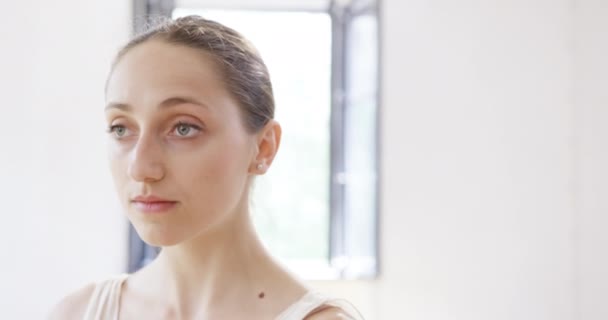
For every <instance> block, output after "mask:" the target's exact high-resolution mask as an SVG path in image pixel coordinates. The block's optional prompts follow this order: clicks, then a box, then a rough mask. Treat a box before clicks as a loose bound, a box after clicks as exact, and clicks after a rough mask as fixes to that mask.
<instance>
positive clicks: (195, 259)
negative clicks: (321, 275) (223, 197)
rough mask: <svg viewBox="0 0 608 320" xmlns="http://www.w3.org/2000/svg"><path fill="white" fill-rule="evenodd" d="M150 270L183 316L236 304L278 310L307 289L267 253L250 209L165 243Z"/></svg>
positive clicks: (150, 275) (174, 309)
mask: <svg viewBox="0 0 608 320" xmlns="http://www.w3.org/2000/svg"><path fill="white" fill-rule="evenodd" d="M146 269H148V270H146V272H147V273H148V274H147V276H146V278H147V279H154V280H153V281H154V282H155V284H150V285H149V286H151V287H154V289H153V291H155V292H156V293H157V294H159V295H160V296H159V297H158V298H161V299H162V301H166V302H167V303H168V306H167V307H168V308H169V309H170V311H171V313H175V315H176V316H177V318H180V319H187V318H209V317H210V316H215V317H216V318H217V316H218V313H219V314H221V313H223V311H222V310H229V309H228V308H235V307H238V308H240V309H243V310H252V311H255V312H263V310H266V309H268V310H266V311H268V312H270V313H272V312H274V311H272V310H273V309H276V310H279V311H280V309H281V307H282V306H283V305H285V304H286V303H287V304H288V303H289V302H290V301H293V300H294V299H297V297H299V296H301V295H302V294H303V293H304V292H305V291H306V289H305V288H304V287H303V286H302V285H301V284H299V283H298V282H297V281H295V280H294V279H293V278H291V277H290V275H288V274H287V273H286V272H285V271H284V270H282V268H281V267H279V266H278V265H277V263H275V261H274V260H273V259H272V258H271V257H270V255H269V254H268V253H267V252H266V250H265V248H264V246H263V244H262V243H261V241H260V240H259V238H258V237H257V235H256V233H255V230H254V227H253V225H252V223H251V221H250V219H249V214H248V212H243V213H240V214H235V215H233V216H232V217H231V218H230V219H227V220H226V221H223V222H222V223H221V224H219V225H218V226H215V227H213V228H212V230H208V231H205V233H204V234H202V235H200V236H198V237H196V238H193V239H190V240H188V241H185V242H183V243H180V244H178V245H175V246H172V247H165V248H163V249H162V250H161V252H160V254H159V256H158V257H157V259H156V260H155V261H154V262H153V263H151V264H150V265H149V266H148V267H147V268H146ZM235 302H238V303H239V304H238V305H235ZM214 310H215V311H214ZM211 318H213V317H211Z"/></svg>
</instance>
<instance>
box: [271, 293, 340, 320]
mask: <svg viewBox="0 0 608 320" xmlns="http://www.w3.org/2000/svg"><path fill="white" fill-rule="evenodd" d="M329 300H330V299H328V298H327V297H325V296H324V295H322V294H319V293H316V292H312V291H309V292H307V293H306V294H305V295H304V296H303V297H302V298H300V299H299V300H298V301H296V302H295V303H294V304H292V305H291V306H289V307H288V308H287V309H285V311H283V312H282V313H281V314H280V315H279V316H278V317H277V318H276V319H275V320H302V319H304V318H305V317H306V316H307V315H308V314H310V313H311V312H313V311H314V310H315V309H318V308H319V307H321V306H323V305H324V304H326V303H327V302H329Z"/></svg>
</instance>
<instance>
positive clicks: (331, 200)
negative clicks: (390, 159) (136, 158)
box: [129, 0, 378, 279]
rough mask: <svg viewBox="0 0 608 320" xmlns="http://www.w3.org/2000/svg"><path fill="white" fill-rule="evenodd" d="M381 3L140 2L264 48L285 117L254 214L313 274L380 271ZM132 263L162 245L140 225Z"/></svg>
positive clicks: (276, 247) (275, 248) (285, 256)
mask: <svg viewBox="0 0 608 320" xmlns="http://www.w3.org/2000/svg"><path fill="white" fill-rule="evenodd" d="M376 12H377V8H376V3H375V2H374V1H335V2H330V1H251V0H249V1H217V0H216V1H207V0H199V1H175V2H172V1H152V0H148V1H135V15H136V19H135V21H136V25H135V28H136V30H137V28H140V27H141V25H142V22H145V19H141V18H139V17H145V16H148V15H166V16H172V17H174V18H177V17H180V16H185V15H189V14H198V15H201V16H203V17H206V18H209V19H212V20H216V21H218V22H221V23H223V24H225V25H227V26H229V27H232V28H234V29H236V30H238V31H239V32H241V33H242V34H243V35H244V36H245V37H247V38H248V39H250V40H251V41H252V42H253V43H254V44H255V45H256V47H257V48H258V50H259V51H260V54H261V55H262V58H263V59H264V61H265V62H266V64H267V66H268V69H269V72H270V76H271V80H272V82H273V87H274V92H275V99H276V118H277V120H278V121H279V122H280V123H281V124H282V125H283V128H284V135H283V141H282V145H281V150H280V151H279V154H278V155H277V159H276V161H275V163H274V164H273V167H272V169H271V170H270V171H269V172H268V173H267V174H266V175H265V176H262V177H258V179H257V180H256V183H255V186H254V190H253V196H252V202H253V203H252V214H253V219H254V223H255V224H256V228H257V229H258V231H259V233H260V236H261V238H262V240H263V241H264V243H265V244H266V245H267V246H268V248H269V250H270V251H271V252H272V253H273V254H274V255H275V256H277V257H279V258H280V259H281V260H283V262H284V263H285V264H287V265H288V266H289V267H290V268H291V269H292V270H293V271H295V272H297V273H298V274H299V275H301V276H303V277H304V278H307V279H337V278H365V277H373V276H375V275H376V274H377V271H378V261H377V225H378V224H377V212H378V205H377V191H378V159H377V155H378V143H377V141H378V137H377V136H378V135H377V127H378V126H377V110H378V72H377V71H378V30H377V14H376ZM130 232H131V235H130V264H129V271H135V270H136V269H138V268H140V267H141V266H143V265H145V264H146V263H147V262H148V261H150V260H151V259H153V258H154V256H155V255H156V252H157V250H156V249H155V248H151V247H148V246H146V245H145V244H143V242H142V241H141V240H140V239H139V238H138V237H137V234H136V233H135V232H134V230H133V229H132V228H131V230H130Z"/></svg>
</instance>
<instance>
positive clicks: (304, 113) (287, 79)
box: [173, 8, 331, 261]
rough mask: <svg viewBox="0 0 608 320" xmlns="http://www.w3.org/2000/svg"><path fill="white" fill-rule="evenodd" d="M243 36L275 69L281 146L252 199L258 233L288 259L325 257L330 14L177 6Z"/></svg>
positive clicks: (175, 14) (272, 70)
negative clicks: (225, 26)
mask: <svg viewBox="0 0 608 320" xmlns="http://www.w3.org/2000/svg"><path fill="white" fill-rule="evenodd" d="M188 14H198V15H201V16H203V17H205V18H208V19H212V20H216V21H218V22H220V23H223V24H225V25H227V26H229V27H232V28H234V29H236V30H237V31H239V32H241V33H242V34H243V35H244V36H245V37H247V38H248V39H249V40H251V41H252V42H253V43H254V45H255V46H256V47H257V48H258V50H259V51H260V54H261V55H262V58H263V59H264V61H265V62H266V64H267V66H268V69H269V71H270V75H271V79H272V82H273V86H274V93H275V99H276V119H277V120H278V121H279V122H280V123H281V124H282V126H283V139H282V142H281V148H280V151H279V153H278V155H277V158H276V159H275V162H274V163H273V165H272V168H271V169H270V170H269V172H268V173H267V174H266V175H265V176H262V177H258V179H257V181H256V182H255V186H254V190H253V191H254V192H253V196H252V210H253V217H254V222H255V224H256V227H257V228H258V231H259V232H260V236H261V237H262V240H264V242H265V243H266V245H267V246H268V247H269V249H270V251H271V252H272V253H273V254H275V255H277V256H278V257H280V258H282V259H284V260H324V261H327V256H328V238H329V235H328V229H329V227H328V224H329V143H330V130H329V124H330V72H331V20H330V17H329V15H328V14H326V13H307V12H276V11H275V12H262V11H232V10H230V11H228V10H200V9H188V8H176V9H175V10H174V11H173V17H180V16H184V15H188Z"/></svg>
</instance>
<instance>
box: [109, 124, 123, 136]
mask: <svg viewBox="0 0 608 320" xmlns="http://www.w3.org/2000/svg"><path fill="white" fill-rule="evenodd" d="M108 132H109V133H111V134H113V135H114V136H115V137H117V138H122V137H124V136H125V135H126V134H127V128H126V127H125V126H123V125H119V124H116V125H113V126H110V128H109V129H108Z"/></svg>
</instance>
